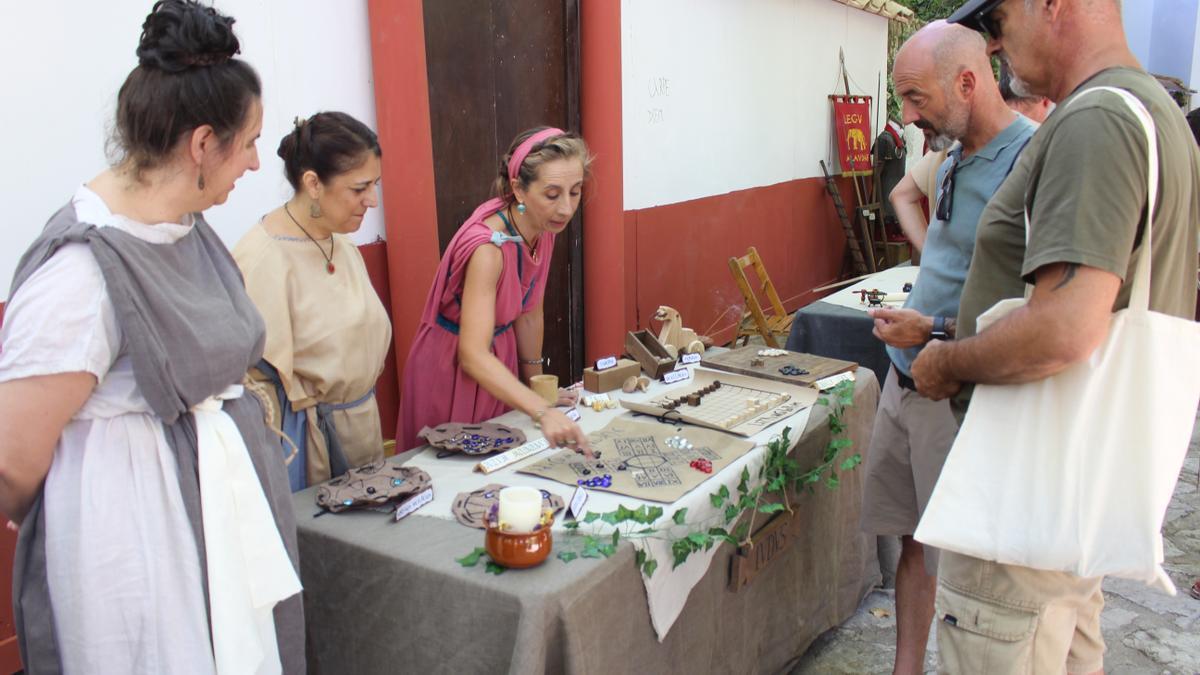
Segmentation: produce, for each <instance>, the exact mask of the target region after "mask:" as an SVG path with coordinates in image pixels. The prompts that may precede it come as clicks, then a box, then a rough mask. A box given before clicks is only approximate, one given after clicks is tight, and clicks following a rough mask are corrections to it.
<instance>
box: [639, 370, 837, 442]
mask: <svg viewBox="0 0 1200 675" xmlns="http://www.w3.org/2000/svg"><path fill="white" fill-rule="evenodd" d="M779 358H782V357H779ZM718 381H719V382H720V383H721V386H720V388H719V389H716V390H715V391H712V392H710V393H706V394H703V395H701V397H700V400H699V402H698V403H699V404H698V405H691V404H690V403H687V402H684V403H682V404H680V405H672V403H674V402H676V401H679V399H681V398H682V399H685V401H686V399H687V397H688V395H689V394H693V393H696V392H698V391H700V390H703V389H705V388H706V387H708V386H709V385H711V384H712V383H713V382H718ZM816 400H817V391H816V390H815V389H812V388H809V387H797V386H794V385H789V384H784V383H781V382H775V381H771V380H765V379H760V378H755V377H746V376H744V375H736V374H731V373H718V372H713V371H711V370H701V369H696V371H695V375H694V377H693V379H692V380H690V381H688V382H686V383H684V384H681V385H679V386H678V387H674V388H671V389H668V390H666V391H665V392H663V393H662V394H660V395H658V396H656V397H654V398H653V399H651V400H648V401H644V402H635V401H630V400H628V399H622V400H621V405H622V406H624V407H625V408H628V409H629V410H633V411H635V412H640V413H645V414H647V415H654V416H665V419H669V420H670V419H678V420H680V421H683V422H687V423H689V424H697V425H700V426H704V427H709V428H710V429H717V430H719V431H727V432H729V433H734V434H738V435H740V436H753V435H754V434H756V433H758V432H760V431H762V430H763V429H766V428H767V427H769V426H771V425H772V424H775V423H776V422H780V421H782V420H785V419H787V418H789V417H791V416H792V415H794V414H796V413H798V412H800V411H801V410H804V409H805V408H807V407H809V406H811V405H812V404H813V403H815V402H816Z"/></svg>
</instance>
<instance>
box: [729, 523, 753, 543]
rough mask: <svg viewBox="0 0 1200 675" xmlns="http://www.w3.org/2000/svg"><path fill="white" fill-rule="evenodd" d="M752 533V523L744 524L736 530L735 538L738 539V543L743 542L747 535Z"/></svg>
mask: <svg viewBox="0 0 1200 675" xmlns="http://www.w3.org/2000/svg"><path fill="white" fill-rule="evenodd" d="M749 532H750V523H742V524H741V525H738V528H737V530H734V533H733V536H735V537H737V539H738V541H743V540H744V539H745V538H746V534H747V533H749Z"/></svg>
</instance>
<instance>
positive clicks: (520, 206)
mask: <svg viewBox="0 0 1200 675" xmlns="http://www.w3.org/2000/svg"><path fill="white" fill-rule="evenodd" d="M517 213H520V214H522V215H524V213H525V205H524V204H517Z"/></svg>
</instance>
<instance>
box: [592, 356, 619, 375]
mask: <svg viewBox="0 0 1200 675" xmlns="http://www.w3.org/2000/svg"><path fill="white" fill-rule="evenodd" d="M616 365H617V357H615V356H606V357H604V358H602V359H600V360H599V361H596V372H597V373H598V372H600V371H602V370H608V369H609V368H612V367H613V366H616Z"/></svg>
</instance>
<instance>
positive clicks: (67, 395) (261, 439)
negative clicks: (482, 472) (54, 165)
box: [0, 0, 305, 675]
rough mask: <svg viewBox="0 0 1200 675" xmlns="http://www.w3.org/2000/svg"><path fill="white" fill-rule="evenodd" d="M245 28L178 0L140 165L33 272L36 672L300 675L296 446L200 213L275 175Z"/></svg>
mask: <svg viewBox="0 0 1200 675" xmlns="http://www.w3.org/2000/svg"><path fill="white" fill-rule="evenodd" d="M232 24H233V19H232V18H229V17H226V16H223V15H221V14H219V13H217V12H216V11H214V10H213V9H211V8H208V7H205V6H203V5H201V4H199V3H197V2H194V1H193V0H163V1H162V2H158V3H156V4H155V5H154V9H153V10H152V12H151V14H150V15H149V17H147V19H146V22H145V24H144V25H143V33H142V36H141V40H140V44H139V46H138V50H137V55H138V62H139V63H138V66H137V67H136V68H134V69H133V71H132V72H131V73H130V74H129V76H128V78H127V79H126V81H125V83H124V85H123V86H122V87H121V90H120V93H119V95H118V98H117V119H116V138H115V140H116V141H117V145H118V146H119V147H120V149H121V150H122V151H123V157H122V158H121V160H120V161H118V162H117V163H116V164H115V165H114V166H113V168H111V169H109V170H107V171H105V172H103V173H101V174H100V175H98V176H96V177H95V178H93V179H92V180H91V181H89V182H88V183H86V184H85V185H82V186H81V187H80V188H79V189H78V190H77V191H76V193H75V195H74V196H73V197H72V199H71V201H70V202H69V203H68V204H67V205H66V206H64V207H63V208H62V209H60V210H59V211H58V212H57V213H56V214H55V215H54V216H52V217H51V219H50V222H49V223H48V224H47V225H46V229H45V231H44V232H43V233H42V235H41V236H40V237H39V238H38V240H37V241H35V242H34V244H33V245H32V246H31V248H30V249H29V251H28V252H27V253H26V254H25V256H24V257H23V258H22V260H21V262H20V264H19V266H18V269H17V273H16V276H15V278H14V280H13V285H12V296H11V298H10V299H9V303H8V306H7V310H6V316H5V319H6V320H5V323H4V326H3V328H2V329H0V344H2V345H3V349H2V350H0V510H2V511H3V513H4V514H5V515H6V516H8V517H9V518H10V519H12V520H13V521H14V522H17V523H20V525H21V530H20V536H19V539H18V544H17V553H16V559H15V579H14V588H13V602H14V609H15V612H16V623H17V631H18V636H19V642H20V647H21V655H22V659H23V661H24V665H25V669H26V671H27V672H29V673H33V674H35V675H36V674H39V673H55V672H67V673H72V672H88V673H97V672H112V673H214V672H215V673H268V672H288V673H301V672H304V670H305V664H304V648H303V639H304V638H303V635H304V628H303V616H302V612H301V606H300V596H299V594H298V591H299V579H298V577H297V574H296V569H298V565H297V552H296V535H295V522H294V520H293V516H292V512H291V508H290V501H289V498H290V492H289V489H288V483H287V478H286V474H285V470H284V466H283V462H282V461H281V459H280V457H279V452H278V439H275V438H274V437H269V436H268V432H267V429H266V426H265V425H264V423H263V419H264V410H263V408H262V407H261V404H260V402H259V401H258V400H256V399H254V398H253V397H251V396H248V395H245V396H244V395H242V394H243V392H242V390H241V387H240V383H241V382H242V379H243V376H244V374H245V372H246V370H247V369H248V368H249V367H250V366H251V365H253V364H254V363H256V362H258V360H259V358H260V357H261V354H262V349H263V323H262V320H261V318H260V317H259V315H258V313H257V312H256V311H255V309H254V307H253V304H252V303H251V302H250V300H249V298H248V297H247V296H246V294H245V290H244V288H243V286H242V281H241V277H240V275H239V274H238V271H237V267H236V266H235V264H234V262H233V259H232V257H231V256H230V255H229V252H228V251H227V250H226V249H225V247H224V245H222V243H221V242H220V240H219V239H218V238H217V237H216V235H215V234H214V233H213V231H212V230H211V229H210V228H209V226H208V225H207V224H206V223H205V222H204V219H203V217H202V216H201V215H200V212H202V211H203V210H205V209H207V208H208V207H209V206H212V205H213V204H220V203H222V202H224V201H225V199H226V197H227V196H228V194H229V192H230V191H231V190H232V189H233V187H234V182H235V181H236V180H237V179H238V178H239V177H241V176H242V174H243V173H245V172H246V171H247V170H251V171H253V170H255V169H257V168H258V155H257V150H256V148H255V140H256V139H257V137H258V134H259V130H260V129H261V126H262V104H261V85H260V83H259V79H258V76H257V75H256V74H255V72H254V70H253V69H252V68H251V67H250V66H249V65H247V64H246V63H245V62H242V61H240V60H238V59H235V58H233V56H234V54H236V53H237V52H238V41H237V38H236V37H235V36H234V34H233V31H232Z"/></svg>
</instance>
